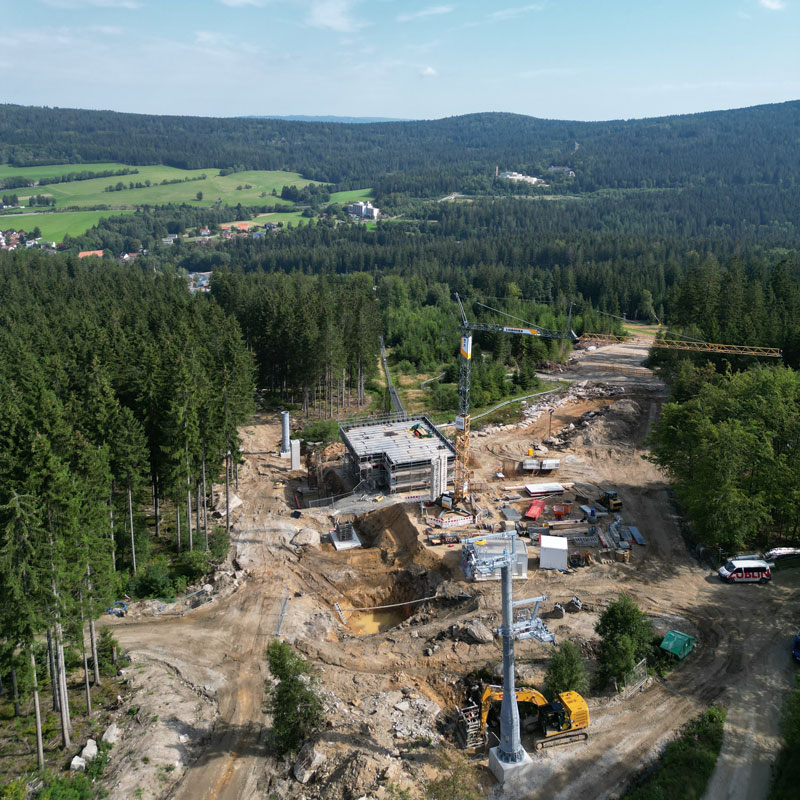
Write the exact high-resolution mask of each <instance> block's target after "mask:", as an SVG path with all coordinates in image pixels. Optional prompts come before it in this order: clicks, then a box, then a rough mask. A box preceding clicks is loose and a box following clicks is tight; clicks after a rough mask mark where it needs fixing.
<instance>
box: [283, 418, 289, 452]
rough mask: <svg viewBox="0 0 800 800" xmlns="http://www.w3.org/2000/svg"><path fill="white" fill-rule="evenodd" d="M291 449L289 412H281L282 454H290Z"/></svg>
mask: <svg viewBox="0 0 800 800" xmlns="http://www.w3.org/2000/svg"><path fill="white" fill-rule="evenodd" d="M289 448H290V445H289V412H288V411H281V453H288V452H289Z"/></svg>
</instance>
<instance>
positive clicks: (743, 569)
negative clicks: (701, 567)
mask: <svg viewBox="0 0 800 800" xmlns="http://www.w3.org/2000/svg"><path fill="white" fill-rule="evenodd" d="M769 568H770V565H769V564H768V563H767V562H766V561H763V560H762V559H760V558H746V559H743V558H733V559H731V560H729V561H727V562H726V563H725V566H722V567H720V568H719V570H718V571H717V574H718V575H719V577H720V578H722V580H723V581H727V582H728V583H753V582H758V583H766V582H767V581H768V580H770V579H771V578H772V573H771V572H770V569H769Z"/></svg>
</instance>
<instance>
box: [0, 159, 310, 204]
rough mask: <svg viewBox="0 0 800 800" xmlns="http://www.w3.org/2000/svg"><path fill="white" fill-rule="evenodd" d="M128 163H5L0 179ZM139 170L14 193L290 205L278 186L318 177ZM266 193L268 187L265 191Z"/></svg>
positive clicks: (63, 200) (99, 200)
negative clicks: (119, 185)
mask: <svg viewBox="0 0 800 800" xmlns="http://www.w3.org/2000/svg"><path fill="white" fill-rule="evenodd" d="M125 166H128V165H125V164H81V165H75V164H61V165H53V166H47V167H25V168H14V167H9V166H8V165H3V166H0V180H2V179H3V178H7V177H11V176H15V175H21V176H24V177H27V178H30V179H31V180H39V179H41V178H43V177H49V176H54V175H63V174H65V173H68V172H74V171H78V170H84V169H85V170H93V171H98V170H101V169H121V168H123V167H125ZM136 169H138V170H139V173H138V174H137V175H122V176H112V177H109V178H93V179H92V180H88V181H72V182H70V183H54V184H47V185H46V186H42V187H41V188H40V187H32V188H29V189H14V190H9V191H13V192H14V193H15V194H17V195H19V197H20V200H21V201H22V202H23V203H24V200H23V198H25V197H28V196H29V195H31V194H43V195H49V196H52V197H54V198H55V199H56V203H57V205H58V207H59V208H65V207H69V206H85V207H92V206H98V205H112V206H115V207H124V206H128V207H134V206H141V205H165V204H167V203H192V204H193V205H198V206H212V205H213V204H214V203H215V202H216V201H217V199H219V198H221V199H222V202H223V203H226V204H228V205H237V204H239V203H241V204H242V205H263V204H267V203H268V204H270V205H286V206H287V207H291V205H292V204H291V203H289V202H288V201H285V200H281V199H280V197H273V196H272V194H271V193H272V190H273V189H274V190H275V191H276V192H278V194H280V191H281V189H282V188H283V187H284V186H291V185H295V186H297V187H300V188H302V187H303V186H307V185H308V184H309V183H313V181H309V180H307V179H306V178H304V177H303V176H302V175H300V174H299V173H297V172H280V171H250V172H236V173H233V174H231V175H226V176H224V177H223V176H220V174H219V170H217V169H195V170H184V169H176V168H175V167H163V166H151V167H136ZM202 175H205V176H206V178H205V179H204V180H189V181H187V182H185V183H183V182H181V183H173V184H167V185H165V186H162V185H161V181H163V180H180V181H183V179H184V178H199V177H200V176H202ZM148 180H149V181H150V182H151V184H154V185H151V186H147V187H144V188H141V189H125V190H123V191H121V192H106V191H105V188H106V186H114V185H116V184H117V183H118V182H121V183H123V184H124V185H125V186H128V184H129V183H130V182H131V181H133V182H134V183H144V182H145V181H148ZM245 185H250V187H251V188H249V189H245V188H242V189H237V187H238V186H242V187H244V186H245ZM198 192H202V193H203V199H202V200H200V201H198V200H197V193H198ZM262 193H266V196H265V197H262V196H261V195H262Z"/></svg>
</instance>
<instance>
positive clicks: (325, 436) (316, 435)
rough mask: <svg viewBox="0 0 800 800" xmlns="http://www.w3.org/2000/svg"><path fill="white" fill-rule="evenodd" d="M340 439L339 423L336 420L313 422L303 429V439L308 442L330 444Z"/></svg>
mask: <svg viewBox="0 0 800 800" xmlns="http://www.w3.org/2000/svg"><path fill="white" fill-rule="evenodd" d="M338 438H339V423H338V422H336V420H320V421H319V422H312V423H311V424H309V425H306V427H305V428H304V429H303V439H305V440H306V441H307V442H322V443H323V444H328V443H329V442H333V441H335V440H336V439H338Z"/></svg>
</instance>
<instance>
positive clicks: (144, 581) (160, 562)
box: [130, 556, 175, 600]
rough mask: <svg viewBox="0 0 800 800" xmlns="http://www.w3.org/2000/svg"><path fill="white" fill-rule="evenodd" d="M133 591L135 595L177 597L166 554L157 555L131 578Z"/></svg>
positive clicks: (167, 598)
mask: <svg viewBox="0 0 800 800" xmlns="http://www.w3.org/2000/svg"><path fill="white" fill-rule="evenodd" d="M130 589H131V593H132V594H133V595H134V596H135V597H160V598H163V599H164V600H174V599H175V589H174V587H173V585H172V581H171V579H170V574H169V562H168V561H167V559H166V558H165V557H164V556H156V557H155V558H154V559H153V560H152V561H150V562H149V563H148V564H146V565H145V567H144V569H142V570H140V571H139V572H137V573H136V575H135V576H134V577H133V578H132V580H131V587H130Z"/></svg>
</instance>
